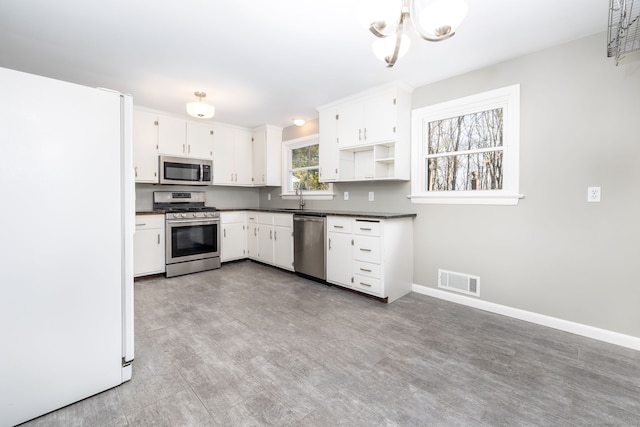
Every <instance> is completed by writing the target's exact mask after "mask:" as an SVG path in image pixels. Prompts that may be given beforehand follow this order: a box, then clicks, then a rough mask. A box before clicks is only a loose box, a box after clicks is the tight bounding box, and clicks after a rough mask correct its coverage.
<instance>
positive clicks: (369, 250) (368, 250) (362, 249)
mask: <svg viewBox="0 0 640 427" xmlns="http://www.w3.org/2000/svg"><path fill="white" fill-rule="evenodd" d="M360 250H361V251H362V252H371V249H366V248H360Z"/></svg>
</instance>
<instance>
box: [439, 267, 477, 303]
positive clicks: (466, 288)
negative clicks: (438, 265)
mask: <svg viewBox="0 0 640 427" xmlns="http://www.w3.org/2000/svg"><path fill="white" fill-rule="evenodd" d="M438 287H439V288H443V289H448V290H450V291H455V292H460V293H463V294H467V295H474V296H476V297H479V296H480V277H478V276H472V275H470V274H464V273H456V272H455V271H448V270H438Z"/></svg>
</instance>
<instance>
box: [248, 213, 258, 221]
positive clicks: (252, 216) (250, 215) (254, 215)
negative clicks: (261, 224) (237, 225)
mask: <svg viewBox="0 0 640 427" xmlns="http://www.w3.org/2000/svg"><path fill="white" fill-rule="evenodd" d="M257 221H258V212H255V211H249V212H247V222H257Z"/></svg>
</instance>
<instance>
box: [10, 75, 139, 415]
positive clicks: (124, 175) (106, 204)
mask: <svg viewBox="0 0 640 427" xmlns="http://www.w3.org/2000/svg"><path fill="white" fill-rule="evenodd" d="M131 110H132V100H131V97H130V96H128V95H122V94H120V93H117V92H114V91H109V90H105V89H95V88H89V87H85V86H80V85H76V84H71V83H67V82H62V81H57V80H53V79H49V78H45V77H40V76H35V75H31V74H26V73H22V72H18V71H13V70H8V69H4V68H0V207H1V209H0V219H1V223H2V227H1V228H0V426H11V425H15V424H18V423H21V422H24V421H27V420H30V419H32V418H35V417H38V416H40V415H42V414H45V413H48V412H50V411H53V410H56V409H58V408H61V407H63V406H66V405H68V404H71V403H73V402H76V401H78V400H81V399H84V398H86V397H89V396H92V395H94V394H97V393H99V392H101V391H104V390H107V389H110V388H112V387H115V386H117V385H119V384H121V383H123V382H125V381H128V380H129V379H131V372H132V366H131V362H132V361H133V356H134V355H133V233H134V215H135V207H134V206H135V201H134V197H135V193H134V191H135V189H134V178H133V173H132V172H133V171H132V170H133V166H132V144H131V114H132V113H131Z"/></svg>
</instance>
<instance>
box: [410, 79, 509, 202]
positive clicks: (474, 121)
mask: <svg viewBox="0 0 640 427" xmlns="http://www.w3.org/2000/svg"><path fill="white" fill-rule="evenodd" d="M519 104H520V87H519V85H515V86H509V87H506V88H502V89H498V90H495V91H491V92H485V93H481V94H478V95H474V96H470V97H466V98H461V99H457V100H453V101H449V102H445V103H442V104H436V105H432V106H428V107H423V108H419V109H416V110H413V115H412V126H413V129H412V148H413V154H412V155H413V167H412V194H411V199H412V201H413V202H414V203H456V204H463V203H464V204H517V202H518V199H519V198H520V197H521V196H520V195H519V194H518V169H519V165H518V152H519V132H520V130H519V115H520V112H519Z"/></svg>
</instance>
